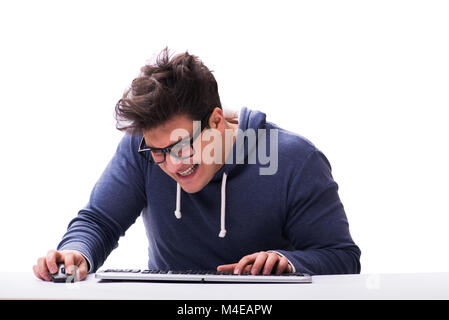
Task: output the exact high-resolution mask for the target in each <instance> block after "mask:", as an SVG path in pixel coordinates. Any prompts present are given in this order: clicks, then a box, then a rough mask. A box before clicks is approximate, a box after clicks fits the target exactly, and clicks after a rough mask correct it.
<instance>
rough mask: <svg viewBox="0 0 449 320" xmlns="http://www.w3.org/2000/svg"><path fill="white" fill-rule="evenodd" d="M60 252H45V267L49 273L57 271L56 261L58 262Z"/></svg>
mask: <svg viewBox="0 0 449 320" xmlns="http://www.w3.org/2000/svg"><path fill="white" fill-rule="evenodd" d="M60 259H61V254H60V253H59V252H58V251H56V250H50V251H48V253H47V258H46V262H47V268H48V270H49V271H50V273H52V274H55V273H57V272H58V264H57V263H58V262H60Z"/></svg>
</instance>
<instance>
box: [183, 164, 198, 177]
mask: <svg viewBox="0 0 449 320" xmlns="http://www.w3.org/2000/svg"><path fill="white" fill-rule="evenodd" d="M197 166H198V165H197V164H194V165H193V166H191V167H190V168H189V169H187V170H185V171H183V172H178V174H179V175H181V176H188V175H189V174H191V173H192V172H193V171H194V170H195V169H196V167H197Z"/></svg>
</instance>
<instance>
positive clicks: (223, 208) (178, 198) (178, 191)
mask: <svg viewBox="0 0 449 320" xmlns="http://www.w3.org/2000/svg"><path fill="white" fill-rule="evenodd" d="M227 177H228V175H227V174H226V172H224V173H223V178H222V180H221V216H220V219H221V225H220V233H219V234H218V236H219V237H220V238H224V237H225V236H226V229H225V215H226V179H227ZM175 216H176V218H178V219H181V186H180V185H179V183H177V184H176V210H175Z"/></svg>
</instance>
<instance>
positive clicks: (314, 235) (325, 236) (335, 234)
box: [276, 149, 361, 275]
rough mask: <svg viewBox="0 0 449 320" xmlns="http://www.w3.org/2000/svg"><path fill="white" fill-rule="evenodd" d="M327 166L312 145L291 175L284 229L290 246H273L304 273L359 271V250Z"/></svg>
mask: <svg viewBox="0 0 449 320" xmlns="http://www.w3.org/2000/svg"><path fill="white" fill-rule="evenodd" d="M337 191H338V185H337V183H336V182H335V181H334V180H333V178H332V174H331V166H330V164H329V162H328V160H327V159H326V157H325V156H324V154H323V153H322V152H321V151H319V150H317V149H315V150H314V151H312V152H311V153H310V154H309V156H308V157H307V158H306V161H305V162H304V165H303V166H302V168H300V170H299V171H298V172H297V173H296V174H295V175H294V176H293V177H292V179H291V181H290V184H289V188H288V194H287V199H288V200H287V202H288V207H287V216H286V222H285V227H284V228H285V229H284V232H285V234H286V236H287V237H288V238H289V240H290V242H291V244H292V247H293V248H292V249H291V250H276V251H277V252H279V253H281V254H282V255H284V256H285V257H286V258H287V259H288V260H289V261H290V262H291V263H292V264H293V265H294V267H295V269H296V272H302V273H308V274H312V275H314V274H342V273H360V254H361V251H360V249H359V248H358V246H357V245H356V244H355V243H354V242H353V240H352V238H351V235H350V233H349V225H348V221H347V218H346V214H345V211H344V208H343V204H342V203H341V201H340V198H339V196H338V192H337Z"/></svg>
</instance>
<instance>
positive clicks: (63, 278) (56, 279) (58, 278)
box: [50, 263, 70, 282]
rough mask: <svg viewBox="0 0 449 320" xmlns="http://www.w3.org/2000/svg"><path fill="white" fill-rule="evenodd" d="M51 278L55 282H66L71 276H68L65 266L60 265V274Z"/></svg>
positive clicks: (57, 273) (52, 275)
mask: <svg viewBox="0 0 449 320" xmlns="http://www.w3.org/2000/svg"><path fill="white" fill-rule="evenodd" d="M50 277H51V281H53V282H66V281H67V278H69V277H70V275H68V274H66V270H65V265H64V264H63V263H61V264H59V265H58V272H56V273H54V274H50Z"/></svg>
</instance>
